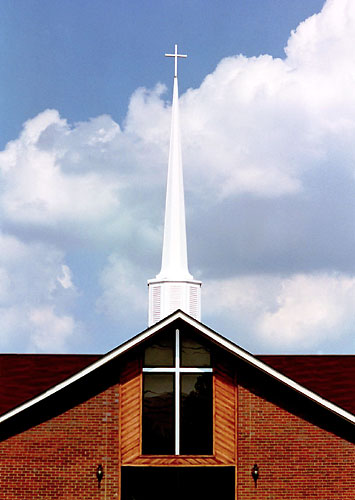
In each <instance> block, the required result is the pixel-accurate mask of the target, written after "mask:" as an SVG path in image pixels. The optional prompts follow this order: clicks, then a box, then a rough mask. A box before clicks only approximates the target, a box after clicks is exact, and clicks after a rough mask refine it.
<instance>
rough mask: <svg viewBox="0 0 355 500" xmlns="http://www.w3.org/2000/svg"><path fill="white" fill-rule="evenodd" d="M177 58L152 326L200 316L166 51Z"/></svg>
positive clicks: (151, 298) (176, 107)
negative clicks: (178, 313)
mask: <svg viewBox="0 0 355 500" xmlns="http://www.w3.org/2000/svg"><path fill="white" fill-rule="evenodd" d="M165 55H166V56H167V57H174V58H175V73H174V89H173V104H172V118H171V133H170V152H169V163H168V180H167V190H166V204H165V223H164V242H163V254H162V266H161V271H160V273H159V274H158V275H157V276H156V278H155V279H153V280H149V281H148V287H149V326H150V325H152V324H154V323H156V322H157V321H159V320H161V319H163V318H164V317H165V316H168V315H169V314H170V313H172V312H174V311H175V310H176V309H182V310H183V311H185V312H186V313H187V314H190V316H193V317H194V318H196V319H198V320H200V317H201V312H200V309H201V298H200V294H201V282H200V281H196V280H194V279H193V277H192V275H191V274H190V273H189V270H188V264H187V245H186V226H185V202H184V184H183V171H182V159H181V140H180V122H179V94H178V78H177V58H178V57H187V56H186V55H182V54H178V51H177V45H175V53H174V54H165Z"/></svg>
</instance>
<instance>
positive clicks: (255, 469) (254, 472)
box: [251, 464, 259, 488]
mask: <svg viewBox="0 0 355 500" xmlns="http://www.w3.org/2000/svg"><path fill="white" fill-rule="evenodd" d="M251 477H252V478H253V479H254V484H255V488H256V487H257V482H258V479H259V467H258V465H257V464H254V466H253V468H252V470H251Z"/></svg>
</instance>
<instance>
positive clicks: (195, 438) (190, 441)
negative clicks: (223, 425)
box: [180, 373, 213, 455]
mask: <svg viewBox="0 0 355 500" xmlns="http://www.w3.org/2000/svg"><path fill="white" fill-rule="evenodd" d="M180 380H181V408H180V453H181V454H182V455H195V454H196V455H211V454H212V453H213V429H212V374H210V373H203V374H195V373H194V374H183V375H181V379H180Z"/></svg>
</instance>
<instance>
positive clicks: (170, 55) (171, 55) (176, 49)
mask: <svg viewBox="0 0 355 500" xmlns="http://www.w3.org/2000/svg"><path fill="white" fill-rule="evenodd" d="M165 56H166V57H174V58H175V74H174V77H175V78H177V58H178V57H187V55H184V54H178V48H177V44H175V54H165Z"/></svg>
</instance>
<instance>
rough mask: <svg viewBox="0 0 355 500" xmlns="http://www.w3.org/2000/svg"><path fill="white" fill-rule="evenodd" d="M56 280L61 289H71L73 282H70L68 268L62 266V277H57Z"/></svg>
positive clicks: (70, 273) (70, 276) (70, 275)
mask: <svg viewBox="0 0 355 500" xmlns="http://www.w3.org/2000/svg"><path fill="white" fill-rule="evenodd" d="M57 280H58V281H59V283H60V284H61V285H62V287H63V288H73V287H74V285H73V282H72V272H71V270H70V268H69V267H68V266H67V265H65V264H62V275H61V276H58V277H57Z"/></svg>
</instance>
